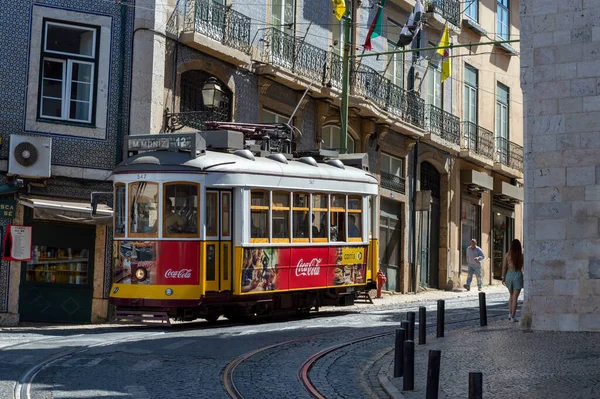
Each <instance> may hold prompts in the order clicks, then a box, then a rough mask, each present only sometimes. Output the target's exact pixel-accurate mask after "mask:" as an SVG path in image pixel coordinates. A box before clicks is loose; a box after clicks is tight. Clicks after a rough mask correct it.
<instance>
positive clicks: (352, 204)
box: [348, 196, 363, 241]
mask: <svg viewBox="0 0 600 399" xmlns="http://www.w3.org/2000/svg"><path fill="white" fill-rule="evenodd" d="M362 240H363V239H362V197H358V196H349V197H348V241H362Z"/></svg>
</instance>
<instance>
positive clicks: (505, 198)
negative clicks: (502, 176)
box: [494, 180, 525, 204]
mask: <svg viewBox="0 0 600 399" xmlns="http://www.w3.org/2000/svg"><path fill="white" fill-rule="evenodd" d="M494 197H496V198H497V199H498V200H500V201H502V202H505V203H509V204H515V203H518V202H523V199H524V198H525V196H524V190H523V188H522V187H517V186H513V185H512V184H510V183H507V182H505V181H502V180H495V181H494Z"/></svg>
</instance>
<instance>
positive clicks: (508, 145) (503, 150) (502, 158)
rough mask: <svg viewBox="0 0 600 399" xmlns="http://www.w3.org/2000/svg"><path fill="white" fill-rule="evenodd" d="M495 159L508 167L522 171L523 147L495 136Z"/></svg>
mask: <svg viewBox="0 0 600 399" xmlns="http://www.w3.org/2000/svg"><path fill="white" fill-rule="evenodd" d="M496 160H497V161H498V162H500V163H502V164H504V165H506V166H508V167H510V168H513V169H516V170H520V171H523V147H521V146H520V145H517V144H515V143H513V142H511V141H508V140H507V139H505V138H504V137H496Z"/></svg>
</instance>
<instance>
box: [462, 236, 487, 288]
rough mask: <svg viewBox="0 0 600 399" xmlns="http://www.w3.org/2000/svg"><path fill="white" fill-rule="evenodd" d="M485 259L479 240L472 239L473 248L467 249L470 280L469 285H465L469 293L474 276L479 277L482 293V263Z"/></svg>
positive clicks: (478, 285) (478, 284)
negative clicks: (478, 243)
mask: <svg viewBox="0 0 600 399" xmlns="http://www.w3.org/2000/svg"><path fill="white" fill-rule="evenodd" d="M483 259H485V255H484V254H483V251H482V250H481V248H480V247H478V246H477V240H476V239H474V238H472V239H471V246H469V247H468V248H467V261H468V262H469V278H467V284H465V285H463V287H465V289H466V290H467V291H470V290H471V281H472V280H473V274H475V276H476V277H477V287H478V288H479V291H481V261H482V260H483Z"/></svg>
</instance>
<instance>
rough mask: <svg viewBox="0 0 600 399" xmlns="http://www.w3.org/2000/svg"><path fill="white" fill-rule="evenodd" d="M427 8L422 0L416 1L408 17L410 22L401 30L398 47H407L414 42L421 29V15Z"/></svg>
mask: <svg viewBox="0 0 600 399" xmlns="http://www.w3.org/2000/svg"><path fill="white" fill-rule="evenodd" d="M424 10H425V8H424V7H423V3H422V2H421V0H417V2H416V3H415V8H413V11H412V13H411V14H410V17H408V22H407V23H406V25H404V27H403V28H402V31H401V32H400V37H399V38H398V43H396V47H406V46H408V45H409V44H411V43H412V41H413V39H414V38H415V37H417V35H418V34H419V31H420V30H421V15H422V14H423V12H424Z"/></svg>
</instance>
